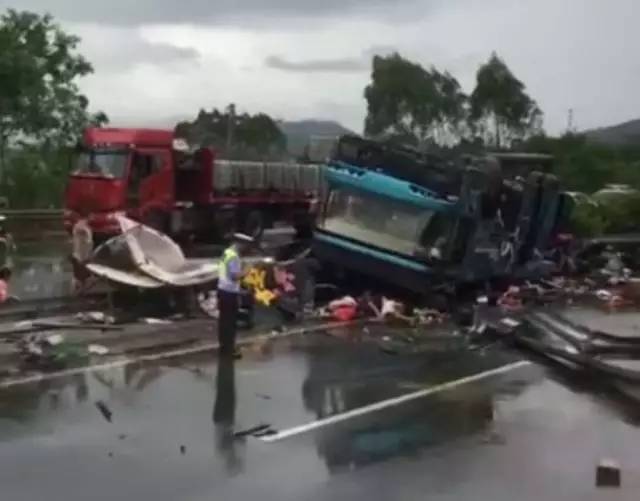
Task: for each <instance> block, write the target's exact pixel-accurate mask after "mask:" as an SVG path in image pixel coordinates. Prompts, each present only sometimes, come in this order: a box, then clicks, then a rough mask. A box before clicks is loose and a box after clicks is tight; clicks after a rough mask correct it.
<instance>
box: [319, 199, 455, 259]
mask: <svg viewBox="0 0 640 501" xmlns="http://www.w3.org/2000/svg"><path fill="white" fill-rule="evenodd" d="M443 221H446V219H445V218H444V217H443V216H442V215H441V214H439V213H437V212H434V211H430V210H426V209H423V208H419V207H413V206H411V205H409V204H406V203H402V202H398V201H395V200H390V199H386V198H380V197H377V196H373V195H369V194H366V193H361V192H359V191H355V190H348V189H343V188H339V189H334V190H332V191H331V192H330V194H329V197H328V200H327V205H326V209H325V213H324V217H323V218H322V220H321V221H320V222H319V226H320V228H322V229H324V230H326V231H329V232H331V233H334V234H337V235H342V236H345V237H347V238H351V239H353V240H357V241H359V242H362V243H365V244H370V245H372V246H375V247H379V248H382V249H386V250H389V251H392V252H395V253H398V254H404V255H407V256H416V255H423V250H426V249H429V248H431V247H432V246H434V245H438V246H441V245H442V244H443V242H442V238H443V237H444V236H445V235H446V228H445V227H444V226H446V224H444V225H443V224H442V223H443Z"/></svg>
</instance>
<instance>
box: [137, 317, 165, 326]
mask: <svg viewBox="0 0 640 501" xmlns="http://www.w3.org/2000/svg"><path fill="white" fill-rule="evenodd" d="M142 321H143V322H144V323H145V324H149V325H167V324H170V323H172V322H171V320H166V319H163V318H144V319H142Z"/></svg>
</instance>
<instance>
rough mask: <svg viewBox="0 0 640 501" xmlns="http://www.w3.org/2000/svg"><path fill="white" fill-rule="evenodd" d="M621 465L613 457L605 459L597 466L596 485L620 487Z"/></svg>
mask: <svg viewBox="0 0 640 501" xmlns="http://www.w3.org/2000/svg"><path fill="white" fill-rule="evenodd" d="M620 485H621V478H620V465H618V463H617V462H615V461H613V460H611V459H603V460H602V461H600V463H599V464H598V466H597V468H596V487H620Z"/></svg>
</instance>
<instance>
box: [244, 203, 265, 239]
mask: <svg viewBox="0 0 640 501" xmlns="http://www.w3.org/2000/svg"><path fill="white" fill-rule="evenodd" d="M242 228H243V231H244V233H245V234H247V235H249V236H250V237H253V238H254V239H256V240H257V239H259V238H260V237H262V233H263V232H264V217H263V216H262V213H261V212H260V211H257V210H254V211H251V212H249V213H248V214H247V217H245V219H244V224H243V225H242Z"/></svg>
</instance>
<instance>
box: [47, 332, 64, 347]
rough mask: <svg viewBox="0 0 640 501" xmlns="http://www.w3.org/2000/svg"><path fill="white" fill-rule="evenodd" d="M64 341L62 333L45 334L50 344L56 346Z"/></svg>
mask: <svg viewBox="0 0 640 501" xmlns="http://www.w3.org/2000/svg"><path fill="white" fill-rule="evenodd" d="M63 341H64V336H63V335H62V334H52V335H51V336H47V343H49V344H50V345H51V346H58V345H59V344H62V342H63Z"/></svg>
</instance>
